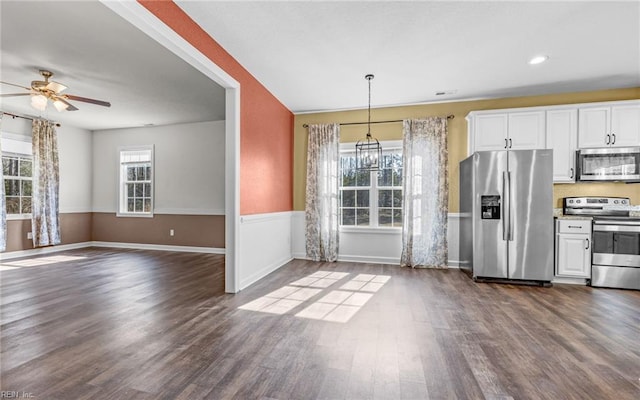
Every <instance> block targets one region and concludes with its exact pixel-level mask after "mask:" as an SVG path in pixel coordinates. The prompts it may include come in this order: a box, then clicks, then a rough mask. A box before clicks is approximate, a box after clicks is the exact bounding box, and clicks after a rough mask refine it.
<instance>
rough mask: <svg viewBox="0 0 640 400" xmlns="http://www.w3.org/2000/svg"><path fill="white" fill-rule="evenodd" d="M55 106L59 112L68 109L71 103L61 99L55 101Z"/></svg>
mask: <svg viewBox="0 0 640 400" xmlns="http://www.w3.org/2000/svg"><path fill="white" fill-rule="evenodd" d="M53 106H54V107H55V108H56V110H58V111H59V112H62V111H64V110H66V109H67V108H69V104H67V103H64V102H62V101H60V100H56V101H54V102H53Z"/></svg>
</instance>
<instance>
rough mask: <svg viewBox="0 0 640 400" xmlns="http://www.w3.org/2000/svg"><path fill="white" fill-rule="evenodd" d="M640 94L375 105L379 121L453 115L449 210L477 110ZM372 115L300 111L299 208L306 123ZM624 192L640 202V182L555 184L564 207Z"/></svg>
mask: <svg viewBox="0 0 640 400" xmlns="http://www.w3.org/2000/svg"><path fill="white" fill-rule="evenodd" d="M638 98H640V88H629V89H614V90H602V91H596V92H578V93H562V94H553V95H544V96H527V97H513V98H502V99H489V100H474V101H459V102H449V103H430V104H417V105H410V106H400V107H385V108H376V109H373V110H371V119H372V120H373V121H384V120H396V119H406V118H419V117H426V116H435V115H449V114H453V115H454V116H455V118H454V119H453V120H450V121H449V122H448V135H449V137H448V139H449V140H448V150H449V212H458V197H459V184H458V174H459V172H460V170H459V162H460V161H461V160H462V159H464V158H465V157H466V156H467V121H466V119H465V117H466V116H467V114H469V112H471V111H475V110H493V109H501V108H517V107H535V106H552V105H560V104H577V103H590V102H600V101H614V100H632V99H638ZM366 120H367V110H366V109H362V110H348V111H336V112H324V113H313V114H299V115H296V120H295V126H294V138H295V147H294V178H293V187H294V193H293V199H294V210H296V211H302V210H304V203H305V185H306V182H305V176H306V168H307V166H306V159H307V130H306V129H305V128H303V126H302V125H303V124H311V123H330V122H338V123H342V122H357V121H366ZM365 132H366V127H363V126H343V127H342V128H341V130H340V141H341V142H343V143H348V142H355V141H357V140H358V139H361V138H362V137H364V135H365ZM371 133H372V134H373V136H375V137H376V138H378V139H379V140H401V139H402V124H401V123H396V124H380V125H374V126H372V127H371ZM588 195H600V196H621V197H630V198H631V202H632V204H640V184H626V185H625V184H624V183H600V184H590V183H575V184H555V185H554V207H561V205H559V204H560V203H561V199H562V197H569V196H588Z"/></svg>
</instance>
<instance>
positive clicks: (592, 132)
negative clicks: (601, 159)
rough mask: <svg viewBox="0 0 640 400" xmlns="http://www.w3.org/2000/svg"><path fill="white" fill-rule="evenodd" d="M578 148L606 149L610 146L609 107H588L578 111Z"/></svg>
mask: <svg viewBox="0 0 640 400" xmlns="http://www.w3.org/2000/svg"><path fill="white" fill-rule="evenodd" d="M578 118H579V121H578V147H579V148H581V149H584V148H590V147H591V148H592V147H607V146H609V145H610V144H611V136H607V135H610V129H609V128H610V118H611V107H588V108H581V109H579V110H578Z"/></svg>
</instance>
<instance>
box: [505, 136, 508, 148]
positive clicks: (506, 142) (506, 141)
mask: <svg viewBox="0 0 640 400" xmlns="http://www.w3.org/2000/svg"><path fill="white" fill-rule="evenodd" d="M507 143H508V142H507V138H504V148H505V149H506V148H507Z"/></svg>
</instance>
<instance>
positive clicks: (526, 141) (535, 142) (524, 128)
mask: <svg viewBox="0 0 640 400" xmlns="http://www.w3.org/2000/svg"><path fill="white" fill-rule="evenodd" d="M544 128H545V127H544V111H531V112H514V113H509V123H508V129H507V132H508V134H509V137H508V139H509V149H511V150H534V149H544V148H545V134H544Z"/></svg>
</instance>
